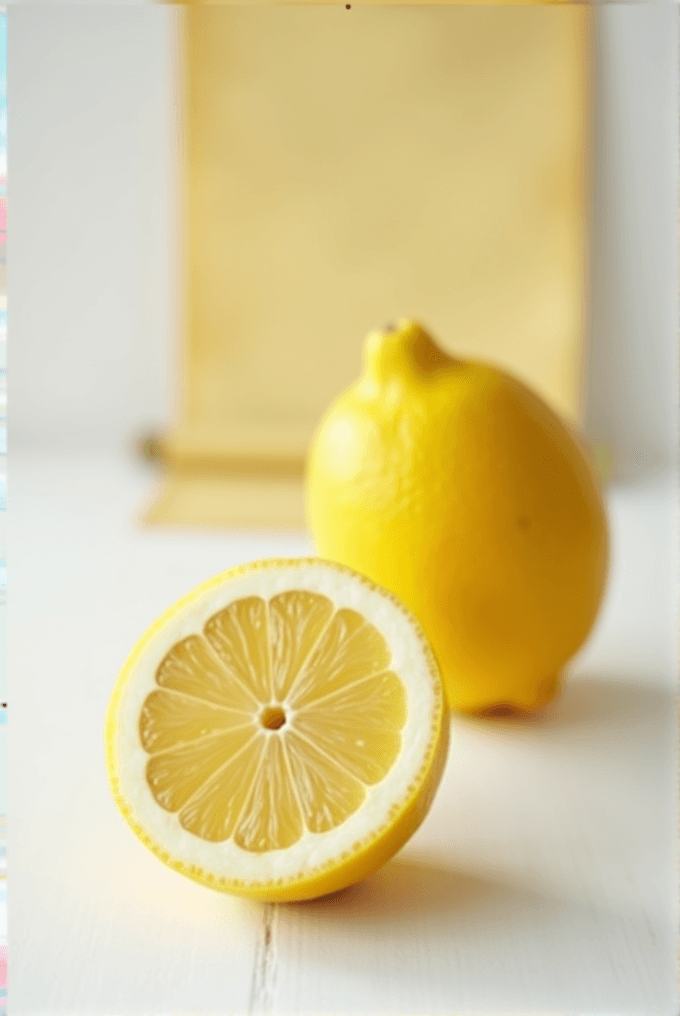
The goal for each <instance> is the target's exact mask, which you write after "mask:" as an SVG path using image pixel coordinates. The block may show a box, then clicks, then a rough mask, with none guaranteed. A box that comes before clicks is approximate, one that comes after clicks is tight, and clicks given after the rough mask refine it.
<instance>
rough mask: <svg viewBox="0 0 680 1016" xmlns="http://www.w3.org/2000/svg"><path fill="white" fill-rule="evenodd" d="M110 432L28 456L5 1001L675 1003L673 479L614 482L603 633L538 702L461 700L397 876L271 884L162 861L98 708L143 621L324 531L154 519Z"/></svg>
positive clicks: (454, 1005)
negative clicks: (466, 709) (535, 712)
mask: <svg viewBox="0 0 680 1016" xmlns="http://www.w3.org/2000/svg"><path fill="white" fill-rule="evenodd" d="M153 485H154V477H153V476H152V475H151V474H150V473H149V472H148V471H147V469H146V468H145V467H143V466H141V465H136V464H133V463H130V462H128V461H125V460H123V459H120V458H116V457H115V456H112V455H109V456H107V455H100V456H95V455H89V456H88V455H85V454H82V455H80V456H71V457H66V456H61V457H60V456H56V455H48V454H46V453H44V454H42V455H39V454H37V453H30V454H29V453H28V452H27V451H23V452H22V451H21V450H20V449H17V450H16V452H13V456H12V464H11V473H10V494H11V512H10V526H9V551H8V560H9V562H10V569H9V574H10V577H9V596H8V604H9V606H8V611H9V673H10V697H11V719H10V724H9V728H8V732H9V738H10V757H11V770H10V772H11V778H10V796H9V844H8V858H9V862H8V872H9V879H8V881H9V921H8V927H9V948H10V960H9V1012H10V1013H11V1014H12V1016H56V1014H64V1016H67V1014H68V1016H80V1014H82V1016H128V1014H130V1016H131V1014H135V1016H142V1014H145V1016H161V1014H163V1016H165V1014H174V1016H180V1014H181V1016H208V1014H210V1016H226V1014H246V1013H247V1014H252V1016H298V1014H299V1016H303V1014H305V1016H307V1014H309V1016H312V1014H315V1016H324V1014H344V1013H362V1014H368V1013H376V1014H383V1016H386V1014H400V1016H408V1014H416V1013H418V1014H420V1013H422V1014H426V1013H427V1014H442V1013H454V1012H455V1013H460V1012H462V1011H478V1012H480V1011H481V1012H486V1013H499V1012H512V1013H515V1012H517V1013H520V1012H521V1013H528V1012H544V1011H550V1012H552V1013H567V1012H576V1013H584V1014H585V1013H588V1014H590V1013H616V1014H624V1013H631V1014H636V1016H642V1014H649V1016H652V1014H654V1016H661V1014H664V1016H665V1014H668V1016H671V1014H675V1012H676V1010H677V1005H676V1000H675V955H674V954H675V948H674V932H675V923H676V899H677V895H678V893H677V885H676V864H675V856H676V823H675V814H674V811H675V809H674V801H675V796H676V795H675V786H676V782H675V768H676V767H675V633H676V619H675V606H676V593H675V582H676V570H675V564H674V562H675V561H676V560H677V546H676V539H675V529H676V515H677V510H676V504H677V493H676V484H675V480H674V478H673V476H671V475H665V474H659V475H654V476H649V477H648V478H647V479H646V480H644V481H641V482H639V483H638V484H636V485H635V486H628V487H623V486H622V487H618V488H617V487H613V488H612V489H611V490H610V492H609V494H608V500H609V507H610V518H611V526H612V538H613V565H612V571H611V580H610V585H609V590H608V595H607V599H606V603H605V607H604V610H603V613H602V615H601V618H600V621H599V623H598V626H597V629H596V631H595V633H594V635H593V637H592V639H591V641H590V643H589V645H588V646H587V647H586V649H585V650H584V651H583V652H582V653H581V654H580V656H579V658H578V659H577V660H575V661H574V663H573V665H572V667H571V668H570V675H569V679H568V681H567V683H566V687H565V689H564V692H563V694H562V696H561V697H560V699H559V700H558V701H557V702H556V703H555V704H554V705H553V706H552V707H551V708H550V710H549V711H548V712H547V714H546V715H545V716H544V718H543V719H542V720H541V721H540V722H510V721H493V722H492V721H486V722H481V721H473V720H470V719H463V718H455V719H454V720H453V721H452V722H453V741H452V747H451V752H450V756H449V760H448V765H447V769H446V773H445V776H444V780H443V784H442V786H441V788H440V791H439V793H438V795H437V798H436V800H435V803H434V806H433V808H432V811H431V813H430V815H429V816H428V818H427V820H426V821H425V823H424V824H423V826H422V827H421V829H420V830H419V831H418V833H417V834H416V835H415V836H414V837H413V839H412V840H411V841H410V842H409V843H408V844H407V845H406V847H404V849H403V850H402V851H401V852H400V853H399V854H398V856H397V857H396V858H394V859H393V860H392V861H391V862H389V863H388V864H387V865H386V866H385V867H384V868H383V869H382V870H381V871H380V872H378V873H377V874H376V875H375V876H373V877H372V878H370V879H368V880H367V881H366V882H364V883H362V884H360V885H358V886H356V887H354V888H352V889H349V890H346V891H344V892H342V893H339V894H336V895H335V896H333V897H329V898H327V899H324V900H318V901H315V902H312V903H307V904H293V905H291V904H289V905H282V906H269V905H261V904H253V903H249V902H246V901H242V900H239V899H236V898H231V897H229V896H224V895H221V894H218V893H214V892H212V891H211V890H208V889H205V888H203V887H201V886H199V885H196V884H194V883H192V882H189V881H188V880H186V879H184V878H182V877H181V876H179V875H177V874H175V873H174V872H173V871H171V870H170V869H168V868H166V867H164V866H163V865H162V864H160V863H159V862H158V861H157V860H156V858H154V857H153V856H152V855H151V854H150V853H149V852H148V851H147V850H145V849H144V848H143V847H142V846H141V845H140V844H139V843H138V842H137V840H136V839H135V838H134V836H133V835H132V833H131V832H130V830H129V829H128V828H127V826H126V825H125V823H124V822H123V820H122V819H121V818H120V816H119V815H118V812H117V811H116V808H115V806H114V804H113V801H112V799H111V797H110V795H109V791H108V786H107V781H106V775H105V770H104V757H103V741H102V727H103V717H104V711H105V709H106V705H107V702H108V699H109V695H110V692H111V688H112V685H113V682H114V679H115V677H116V674H117V671H118V669H119V667H120V665H121V664H122V662H123V660H124V658H125V656H126V655H127V652H128V650H129V649H130V647H131V646H132V644H133V643H134V642H135V641H136V639H137V638H138V636H139V635H140V633H141V632H142V631H143V630H144V629H145V628H146V626H147V625H148V624H149V623H150V622H151V621H153V620H154V619H155V618H156V617H157V615H158V614H159V613H160V612H161V611H162V610H163V609H164V608H165V607H166V606H168V605H169V604H170V603H171V602H173V601H174V600H175V599H176V598H178V597H179V596H180V595H182V594H183V593H185V592H187V591H188V590H189V589H190V588H192V587H193V586H194V585H196V584H197V583H199V582H200V581H202V580H204V579H205V578H207V577H209V576H210V575H212V574H214V573H216V572H218V571H221V570H222V569H224V568H226V567H229V566H231V565H234V564H236V563H238V562H241V561H246V560H251V559H254V558H259V557H268V556H274V555H276V556H279V555H296V554H303V553H308V552H310V551H311V546H310V543H309V542H308V539H307V537H306V536H305V535H304V534H302V533H300V534H292V535H287V536H281V535H275V534H266V533H257V534H253V533H250V534H246V533H241V534H239V533H227V534H225V533H223V534H220V533H215V532H212V533H202V532H195V533H191V532H186V531H180V530H175V531H169V530H165V531H163V530H157V529H146V530H145V529H144V528H142V527H141V526H140V525H138V524H137V523H135V522H134V519H135V518H136V517H138V516H139V514H140V512H141V508H142V506H143V505H144V503H145V500H146V499H147V498H148V496H149V493H150V491H151V490H152V488H153Z"/></svg>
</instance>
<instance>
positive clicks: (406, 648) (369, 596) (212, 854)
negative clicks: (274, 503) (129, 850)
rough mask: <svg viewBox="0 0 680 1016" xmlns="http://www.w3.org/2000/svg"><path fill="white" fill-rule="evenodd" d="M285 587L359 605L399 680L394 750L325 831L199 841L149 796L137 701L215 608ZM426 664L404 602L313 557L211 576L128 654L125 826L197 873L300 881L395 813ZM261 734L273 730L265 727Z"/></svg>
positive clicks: (426, 687)
mask: <svg viewBox="0 0 680 1016" xmlns="http://www.w3.org/2000/svg"><path fill="white" fill-rule="evenodd" d="M294 589H306V590H309V591H311V592H316V593H320V594H322V595H324V596H327V597H328V598H329V599H330V600H331V601H332V602H333V604H334V606H335V609H336V610H337V609H341V608H343V607H345V608H350V609H353V610H356V611H358V612H359V613H360V614H362V615H363V616H364V617H365V618H366V620H367V621H368V622H369V623H370V624H372V625H373V626H374V627H375V628H377V629H378V631H380V632H381V633H382V635H383V636H384V638H385V639H386V641H387V643H388V645H389V648H390V651H391V654H392V662H391V669H392V670H393V671H394V672H395V673H396V674H397V675H398V676H399V678H400V680H401V681H402V683H403V685H404V688H405V691H406V696H407V719H406V723H405V726H404V728H403V730H402V735H401V736H402V749H401V752H400V754H399V755H398V757H397V759H396V761H395V763H394V765H393V766H392V768H391V769H390V770H389V772H388V774H387V776H386V777H385V778H384V779H383V780H382V781H381V782H379V783H378V784H376V785H374V786H369V787H367V788H366V790H367V793H366V798H365V801H364V803H363V804H362V805H361V806H360V808H359V809H358V810H357V811H356V812H355V813H354V814H353V815H351V816H350V817H349V818H348V819H346V820H345V821H344V822H343V823H342V824H341V825H339V826H337V827H336V828H334V829H331V830H330V831H327V832H324V833H320V834H319V833H310V832H308V831H307V830H305V831H304V833H303V835H302V837H301V839H300V840H298V841H297V843H295V844H293V845H292V846H290V847H287V848H284V849H281V850H272V851H267V852H263V853H254V852H251V851H246V850H243V849H241V848H240V847H239V846H238V845H237V844H236V843H235V842H234V841H233V840H226V841H224V842H221V843H213V842H208V841H205V840H202V839H200V838H199V837H197V836H194V835H193V834H191V833H189V832H187V831H186V830H185V829H183V828H182V826H181V825H180V822H179V818H178V816H177V815H176V814H173V813H170V812H166V811H164V810H163V809H162V808H161V807H159V805H158V804H157V803H156V801H155V800H154V798H153V796H152V794H151V791H150V789H149V786H148V783H147V780H146V776H145V769H146V764H147V762H148V759H149V755H148V754H147V752H146V751H145V750H144V748H143V747H142V745H141V741H140V736H139V728H138V725H139V716H140V712H141V709H142V705H143V703H144V701H145V699H146V697H147V695H148V694H149V693H150V692H151V691H153V690H154V689H157V687H158V685H157V684H156V680H155V675H156V669H157V667H158V664H159V663H160V661H161V660H162V659H163V658H164V656H165V655H166V654H167V653H168V652H169V651H170V649H171V648H172V647H173V646H174V645H175V644H176V643H177V642H179V641H181V640H182V639H183V638H186V637H187V636H189V635H196V634H201V633H202V631H203V626H204V624H205V623H206V621H207V620H208V619H209V618H210V617H212V616H213V615H214V614H215V613H217V611H219V610H221V609H223V608H224V607H226V606H227V605H228V604H229V603H231V602H233V601H234V600H238V599H241V598H244V597H248V596H260V597H262V598H263V599H265V600H268V599H270V598H271V597H273V596H276V595H277V594H278V593H281V592H286V591H289V590H294ZM431 667H432V665H431V661H430V658H429V656H428V653H427V650H426V647H425V645H424V642H423V636H422V634H421V632H420V630H419V629H418V627H417V625H416V624H415V623H414V622H413V621H412V619H411V618H410V616H409V615H408V614H407V613H406V612H405V610H404V608H403V607H401V606H400V605H399V604H398V603H397V602H395V601H394V600H393V599H392V598H391V597H389V596H387V595H385V594H384V593H382V592H381V591H379V590H377V589H375V588H373V587H371V586H370V585H369V584H368V583H367V582H365V581H363V580H362V579H361V578H359V577H357V576H353V575H352V574H351V573H349V572H348V571H345V570H342V569H338V568H335V567H333V566H331V565H327V564H324V563H322V562H311V561H305V562H301V563H300V564H296V563H294V562H276V563H268V564H267V565H266V566H264V567H255V568H253V570H249V571H245V572H243V573H241V574H236V575H232V576H229V577H228V578H226V579H225V578H224V576H218V577H217V578H216V579H215V580H213V582H211V583H208V584H207V585H206V587H204V588H203V589H202V590H201V591H200V592H198V593H197V594H195V595H192V596H190V597H188V598H186V599H185V601H183V602H182V603H180V604H178V605H177V607H176V608H174V609H173V610H172V611H170V612H168V614H167V615H165V617H164V618H163V619H162V624H160V625H159V626H158V627H157V628H156V630H155V631H152V634H151V637H150V638H148V639H147V641H146V642H144V641H143V642H142V644H141V651H139V652H137V651H135V653H133V657H132V658H131V667H130V668H129V672H128V676H127V680H126V681H125V684H124V686H123V687H122V689H121V691H120V698H119V701H118V709H117V721H118V723H117V731H116V739H115V742H114V745H113V750H114V766H115V770H116V776H117V778H118V781H119V788H118V789H119V793H120V795H121V796H122V798H123V802H124V804H125V806H126V807H127V808H129V810H130V817H131V819H132V820H133V822H135V823H137V824H138V825H139V826H141V827H142V828H143V829H144V831H145V833H146V835H147V836H148V838H149V839H150V840H151V841H153V843H154V844H155V846H156V847H157V848H159V849H160V850H164V851H167V852H168V854H169V855H170V857H171V858H172V859H174V861H176V862H180V863H181V864H183V865H185V866H187V867H192V866H195V867H197V868H200V869H202V872H203V873H204V875H205V876H208V877H210V876H212V877H214V878H215V879H218V880H219V879H227V880H229V881H230V882H231V881H241V882H244V883H250V882H258V883H259V882H270V881H276V880H286V881H288V880H290V879H297V878H304V876H305V875H306V874H308V873H310V872H312V871H314V870H315V869H318V868H320V867H326V866H328V865H329V864H331V863H332V862H333V861H334V860H336V859H339V858H341V857H342V856H343V855H346V854H352V853H354V852H355V851H356V849H357V847H358V845H359V844H360V843H361V842H363V841H366V840H367V839H372V838H373V837H374V836H375V834H376V833H377V832H378V830H380V829H381V828H382V827H384V826H385V825H387V824H388V823H390V822H392V821H393V820H394V809H395V808H398V807H399V805H401V804H402V803H403V802H404V800H405V799H406V798H407V796H409V791H410V790H412V788H413V784H414V781H415V780H416V778H417V777H419V774H421V771H422V767H423V763H424V761H425V759H426V758H427V755H428V749H429V748H430V747H431V741H432V737H433V733H434V724H435V717H436V716H437V714H438V711H439V710H440V709H441V691H440V689H439V688H438V685H437V683H436V675H433V672H432V669H431ZM283 705H284V709H285V711H286V717H287V722H290V723H294V712H293V710H291V709H290V708H289V707H287V706H286V703H285V702H284V703H283ZM268 736H277V735H276V733H274V732H272V734H270V735H268Z"/></svg>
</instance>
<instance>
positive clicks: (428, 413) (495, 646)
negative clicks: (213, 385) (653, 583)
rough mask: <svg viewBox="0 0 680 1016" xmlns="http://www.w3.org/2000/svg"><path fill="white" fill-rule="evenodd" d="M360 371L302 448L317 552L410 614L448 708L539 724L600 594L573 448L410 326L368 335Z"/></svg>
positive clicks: (591, 504)
mask: <svg viewBox="0 0 680 1016" xmlns="http://www.w3.org/2000/svg"><path fill="white" fill-rule="evenodd" d="M364 360H365V362H364V371H363V374H362V376H361V377H360V379H359V381H358V382H357V383H356V384H355V385H354V386H353V387H352V388H350V389H349V390H348V391H346V392H345V393H344V394H342V395H341V396H340V397H339V398H338V399H337V401H336V402H335V403H334V404H333V405H332V406H331V407H330V409H329V410H328V412H327V413H326V415H325V417H324V418H323V420H322V421H321V423H320V425H319V427H318V429H317V432H316V434H315V436H314V439H313V441H312V444H311V448H310V453H309V460H308V470H307V495H306V497H307V513H308V522H309V526H310V529H311V531H312V534H313V537H314V539H315V544H316V549H317V550H318V552H319V553H320V554H321V555H322V556H323V557H325V558H328V559H331V560H335V561H338V562H341V563H343V564H345V565H348V566H350V567H352V568H355V569H357V570H358V571H361V572H362V573H364V574H365V575H367V576H368V577H370V578H372V579H373V580H374V581H375V582H378V583H379V584H380V585H382V586H384V587H385V588H387V589H391V590H393V591H394V592H395V593H396V594H397V595H398V596H399V597H400V599H402V600H403V601H404V603H405V604H406V605H407V606H408V607H409V608H410V609H411V610H412V611H413V613H414V614H415V615H416V617H417V618H418V619H419V621H420V622H421V624H422V625H423V627H424V629H425V632H426V634H427V636H428V638H429V640H430V643H431V645H432V648H433V650H434V653H435V656H436V657H437V660H438V662H439V665H440V668H441V671H442V676H443V679H444V683H445V686H446V690H447V696H448V699H449V702H450V704H451V705H452V706H453V707H455V708H456V709H458V710H461V711H466V712H473V713H476V712H494V711H497V712H503V711H527V712H532V711H535V710H538V709H540V708H541V707H542V706H544V705H545V704H546V702H548V701H549V699H550V698H551V697H552V696H553V695H554V694H555V692H556V691H557V689H558V687H559V683H560V675H561V672H562V668H563V666H564V664H565V662H566V661H567V660H569V659H570V657H571V656H572V655H573V654H574V653H575V652H576V650H577V649H578V648H579V647H580V646H581V645H582V643H583V642H584V640H585V639H586V637H587V635H588V633H589V632H590V630H591V627H592V625H593V623H594V620H595V617H596V614H597V611H598V607H599V605H600V602H601V599H602V595H603V590H604V585H605V576H606V569H607V524H606V517H605V511H604V507H603V503H602V498H601V494H600V489H599V484H598V481H597V478H596V474H595V471H594V467H593V464H592V463H591V462H590V460H589V457H588V455H587V454H586V452H585V450H584V447H583V443H582V442H581V441H580V440H579V438H578V437H577V436H576V435H575V434H574V433H573V432H572V430H571V429H570V427H569V426H568V425H567V424H566V423H565V422H563V421H562V420H561V419H560V418H559V417H558V416H557V415H556V414H555V413H554V412H553V411H552V410H551V409H550V408H549V407H548V406H547V405H546V404H545V403H544V402H543V401H542V400H541V399H540V398H539V397H538V396H537V395H536V394H534V393H533V392H532V391H531V390H530V389H529V388H527V387H526V386H525V385H524V384H522V383H521V382H520V381H519V380H517V379H516V378H514V377H511V376H509V375H508V374H507V373H504V372H503V371H501V370H499V369H497V368H495V367H494V366H491V365H489V364H485V363H474V362H468V361H464V360H460V359H455V358H453V357H450V356H449V355H447V354H446V353H445V352H443V351H442V350H441V349H440V348H438V347H437V345H436V344H435V343H434V342H433V340H432V339H431V338H430V336H429V335H428V334H427V333H426V332H425V331H424V330H423V329H422V328H421V327H420V326H419V325H418V324H416V323H414V322H412V321H400V322H399V323H398V324H397V325H396V326H394V327H388V328H386V329H384V330H383V331H375V332H372V333H371V334H370V335H369V336H368V339H367V342H366V346H365V354H364Z"/></svg>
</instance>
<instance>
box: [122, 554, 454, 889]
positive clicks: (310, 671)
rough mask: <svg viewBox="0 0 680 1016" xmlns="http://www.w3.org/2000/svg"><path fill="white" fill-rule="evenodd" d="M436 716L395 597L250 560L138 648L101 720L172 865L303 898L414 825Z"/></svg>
mask: <svg viewBox="0 0 680 1016" xmlns="http://www.w3.org/2000/svg"><path fill="white" fill-rule="evenodd" d="M216 606H217V607H218V609H217V610H215V609H214V608H215V607H216ZM402 675H403V676H402ZM444 712H445V709H444V700H443V692H442V688H441V682H440V679H439V676H438V672H437V668H436V664H435V662H434V659H433V657H432V654H431V651H430V649H429V646H428V645H427V643H426V641H425V639H424V637H423V635H422V632H421V631H420V629H419V627H418V626H417V623H416V622H415V621H414V620H413V619H412V618H411V617H410V616H409V615H408V612H406V611H405V608H404V607H403V605H401V604H400V603H399V602H398V601H397V600H396V599H395V598H394V597H391V596H390V595H389V594H386V593H385V592H384V591H382V590H379V589H377V588H376V587H375V586H374V585H373V584H372V583H369V582H367V581H366V580H364V579H363V578H362V577H360V576H357V575H355V574H354V573H352V572H350V571H348V570H347V569H342V568H338V567H337V566H333V565H329V564H327V563H324V562H320V561H318V560H303V561H278V562H259V563H256V564H255V565H250V566H244V567H243V568H241V569H234V570H232V571H230V572H227V573H224V574H223V575H221V576H218V577H216V578H215V579H214V580H212V581H211V582H209V583H205V584H204V585H203V586H202V587H200V588H199V589H198V590H195V591H194V592H193V593H192V594H190V595H189V596H188V597H185V598H184V600H182V601H180V602H179V603H178V604H176V605H175V607H173V608H171V610H170V611H168V612H167V613H166V614H165V615H164V616H163V618H161V619H160V620H159V621H158V622H157V623H156V625H154V626H152V628H151V629H150V630H149V632H148V633H147V635H146V636H145V637H144V638H143V639H142V640H141V641H140V643H138V645H137V647H135V649H134V650H133V653H132V654H131V656H130V658H129V659H128V661H127V663H126V665H125V667H124V669H123V672H122V673H121V676H120V678H119V681H118V684H117V685H116V688H115V691H114V695H113V697H112V700H111V703H110V706H109V711H108V714H107V723H106V743H107V766H108V772H109V778H110V781H111V785H112V789H113V793H114V797H115V799H116V802H117V804H118V806H119V808H120V809H121V811H122V812H123V814H124V816H125V817H126V819H127V821H128V823H129V824H130V825H131V827H132V828H133V830H134V831H135V832H136V833H137V835H138V836H139V837H140V838H141V839H142V840H143V842H145V844H146V845H147V846H148V847H149V848H150V849H151V850H153V852H154V853H156V854H157V855H158V856H159V857H161V859H162V860H164V861H165V862H166V863H167V864H169V865H170V866H171V867H173V868H175V869H176V870H179V871H181V872H182V873H183V874H186V875H188V876H189V877H191V878H194V879H196V880H197V881H199V882H202V883H203V884H206V885H209V886H211V887H213V888H217V889H222V890H224V891H230V892H238V893H242V894H245V895H250V896H256V897H259V898H261V899H271V900H286V899H291V900H293V899H305V898H310V897H312V896H316V895H321V894H323V893H325V892H331V891H333V890H334V889H338V888H342V887H343V886H345V885H349V884H351V883H352V882H354V881H356V880H357V879H358V878H362V877H364V875H366V874H368V873H370V871H372V870H374V869H375V867H377V866H378V865H379V864H380V863H382V861H384V860H386V859H387V858H388V857H389V856H391V854H392V853H394V851H395V850H396V849H398V848H399V847H400V846H401V845H402V844H403V842H405V840H406V839H407V838H408V836H409V835H410V834H411V832H413V831H414V829H415V828H416V827H417V825H418V824H419V823H420V821H422V818H423V817H424V814H425V813H426V811H427V808H428V807H429V803H430V801H431V799H432V795H433V793H434V790H435V788H436V785H437V783H438V780H439V778H440V776H441V772H442V768H443V764H444V757H445V754H446V737H447V735H446V726H447V725H446V724H445V723H444V722H443V717H444Z"/></svg>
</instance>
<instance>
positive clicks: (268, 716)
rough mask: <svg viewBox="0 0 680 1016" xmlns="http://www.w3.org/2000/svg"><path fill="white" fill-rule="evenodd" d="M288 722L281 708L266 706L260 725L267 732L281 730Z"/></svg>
mask: <svg viewBox="0 0 680 1016" xmlns="http://www.w3.org/2000/svg"><path fill="white" fill-rule="evenodd" d="M285 722H286V714H285V713H284V711H283V709H282V708H281V706H266V707H265V708H264V709H263V710H262V712H261V713H260V723H261V724H262V726H263V727H265V728H266V729H267V730H280V728H281V727H282V726H283V725H284V723H285Z"/></svg>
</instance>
